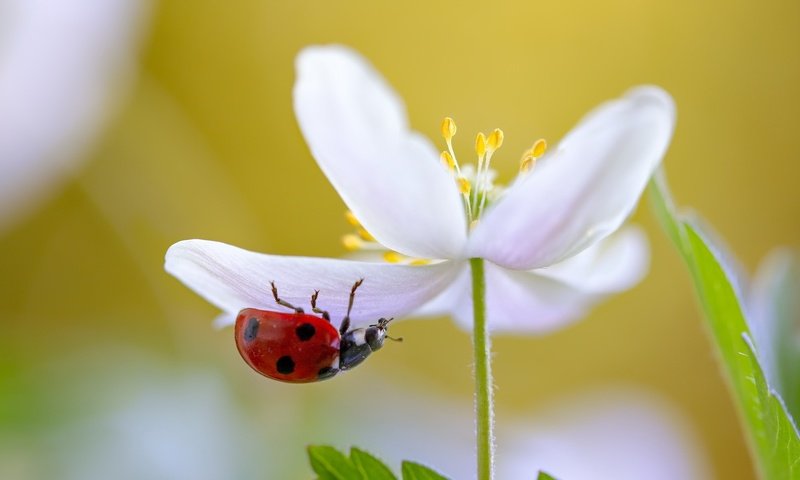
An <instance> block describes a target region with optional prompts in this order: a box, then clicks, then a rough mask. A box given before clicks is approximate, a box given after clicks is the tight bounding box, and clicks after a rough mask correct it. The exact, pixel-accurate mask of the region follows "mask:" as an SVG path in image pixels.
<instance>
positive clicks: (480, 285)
mask: <svg viewBox="0 0 800 480" xmlns="http://www.w3.org/2000/svg"><path fill="white" fill-rule="evenodd" d="M469 265H470V268H471V270H472V308H473V320H474V321H473V327H472V328H473V333H472V342H473V343H472V346H473V353H472V355H473V357H474V359H475V421H476V423H477V436H478V480H491V479H492V478H493V474H494V434H493V428H494V409H493V407H492V365H491V358H490V355H491V342H490V339H489V329H488V327H487V324H486V280H485V277H484V273H483V259H481V258H471V259H470V260H469Z"/></svg>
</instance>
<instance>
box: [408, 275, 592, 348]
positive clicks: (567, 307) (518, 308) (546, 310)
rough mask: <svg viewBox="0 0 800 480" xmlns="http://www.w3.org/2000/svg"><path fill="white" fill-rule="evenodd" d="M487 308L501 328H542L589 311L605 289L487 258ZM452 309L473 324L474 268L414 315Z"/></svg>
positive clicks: (495, 328)
mask: <svg viewBox="0 0 800 480" xmlns="http://www.w3.org/2000/svg"><path fill="white" fill-rule="evenodd" d="M485 273H486V314H487V316H488V322H489V329H490V330H492V331H493V332H497V333H529V334H543V333H547V332H550V331H552V330H555V329H558V328H560V327H563V326H565V325H567V324H569V323H570V322H572V321H575V320H577V319H579V318H581V317H582V316H584V315H585V314H586V311H587V310H588V309H589V308H590V307H591V306H592V305H594V304H595V303H596V302H598V301H599V300H601V299H602V298H603V295H601V294H598V293H594V292H584V291H580V290H578V289H576V288H573V287H571V286H569V285H566V284H564V283H562V282H560V281H558V280H555V279H552V278H548V277H544V276H541V275H537V274H535V273H532V272H520V271H514V270H507V269H505V268H503V267H499V266H497V265H493V264H492V263H489V262H486V267H485ZM447 314H450V315H452V316H453V317H454V318H455V320H456V321H457V323H458V324H459V325H460V326H461V327H463V328H464V329H465V330H471V329H472V285H471V280H470V273H469V269H464V270H463V271H462V272H461V274H460V275H459V276H458V278H457V279H456V280H455V281H454V282H453V283H452V284H451V285H450V287H448V288H447V289H446V290H445V291H444V292H442V293H441V294H440V295H439V296H437V297H436V298H434V299H433V300H431V301H430V302H428V303H427V304H425V305H423V306H422V307H421V308H420V309H418V310H417V311H415V312H414V314H412V315H420V316H429V315H447Z"/></svg>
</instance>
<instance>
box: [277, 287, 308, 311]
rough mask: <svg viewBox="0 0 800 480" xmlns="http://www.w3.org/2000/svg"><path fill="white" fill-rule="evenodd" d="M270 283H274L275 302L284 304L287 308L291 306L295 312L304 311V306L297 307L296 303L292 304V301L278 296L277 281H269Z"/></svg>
mask: <svg viewBox="0 0 800 480" xmlns="http://www.w3.org/2000/svg"><path fill="white" fill-rule="evenodd" d="M269 283H270V285H272V296H273V297H275V302H276V303H277V304H278V305H283V306H284V307H286V308H291V309H292V310H294V311H295V313H303V309H302V308H300V307H295V306H294V305H292V304H291V303H289V302H287V301H286V300H282V299H281V298H280V297H278V287H276V286H275V282H269Z"/></svg>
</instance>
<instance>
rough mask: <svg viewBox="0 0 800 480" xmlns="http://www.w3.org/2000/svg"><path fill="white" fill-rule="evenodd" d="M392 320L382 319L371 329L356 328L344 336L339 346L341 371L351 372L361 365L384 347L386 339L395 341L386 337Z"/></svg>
mask: <svg viewBox="0 0 800 480" xmlns="http://www.w3.org/2000/svg"><path fill="white" fill-rule="evenodd" d="M391 321H392V319H391V318H390V319H388V320H387V319H385V318H381V319H380V320H378V323H376V324H374V325H370V326H369V327H362V328H354V329H352V330H350V331H348V332H346V333H345V334H344V335H343V336H342V341H341V343H340V345H339V369H341V370H349V369H351V368H353V367H355V366H356V365H358V364H360V363H361V362H363V361H364V360H366V359H367V357H368V356H369V355H370V354H371V353H372V352H374V351H376V350H380V349H381V348H382V347H383V342H384V340H386V338H390V339H392V340H402V339H394V338H392V337H388V336H387V335H386V331H387V329H388V325H389V322H391Z"/></svg>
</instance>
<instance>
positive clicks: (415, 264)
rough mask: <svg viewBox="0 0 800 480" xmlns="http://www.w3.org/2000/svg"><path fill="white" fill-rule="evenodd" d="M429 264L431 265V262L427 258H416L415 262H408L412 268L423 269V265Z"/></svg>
mask: <svg viewBox="0 0 800 480" xmlns="http://www.w3.org/2000/svg"><path fill="white" fill-rule="evenodd" d="M429 263H431V261H430V260H428V259H427V258H415V259H414V260H411V261H410V262H408V264H409V265H411V266H412V267H421V266H422V265H428V264H429Z"/></svg>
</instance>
